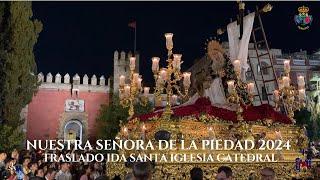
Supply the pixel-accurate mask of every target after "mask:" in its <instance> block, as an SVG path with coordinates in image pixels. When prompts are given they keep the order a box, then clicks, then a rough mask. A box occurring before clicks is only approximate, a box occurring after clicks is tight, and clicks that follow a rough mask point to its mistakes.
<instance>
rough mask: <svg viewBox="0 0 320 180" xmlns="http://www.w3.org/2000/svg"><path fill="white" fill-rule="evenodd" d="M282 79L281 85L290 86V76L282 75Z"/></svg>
mask: <svg viewBox="0 0 320 180" xmlns="http://www.w3.org/2000/svg"><path fill="white" fill-rule="evenodd" d="M282 80H283V86H284V87H289V86H290V78H289V77H288V76H283V77H282Z"/></svg>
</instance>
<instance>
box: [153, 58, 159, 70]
mask: <svg viewBox="0 0 320 180" xmlns="http://www.w3.org/2000/svg"><path fill="white" fill-rule="evenodd" d="M159 61H160V58H159V57H153V58H152V72H153V73H156V72H158V71H159Z"/></svg>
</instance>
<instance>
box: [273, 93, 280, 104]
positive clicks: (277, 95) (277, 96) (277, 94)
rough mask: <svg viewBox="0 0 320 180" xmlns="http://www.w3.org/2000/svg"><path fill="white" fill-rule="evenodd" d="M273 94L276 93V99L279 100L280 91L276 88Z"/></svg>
mask: <svg viewBox="0 0 320 180" xmlns="http://www.w3.org/2000/svg"><path fill="white" fill-rule="evenodd" d="M273 95H274V100H275V101H279V97H280V96H279V91H278V90H274V91H273Z"/></svg>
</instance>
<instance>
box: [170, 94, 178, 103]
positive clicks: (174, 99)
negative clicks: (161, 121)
mask: <svg viewBox="0 0 320 180" xmlns="http://www.w3.org/2000/svg"><path fill="white" fill-rule="evenodd" d="M171 99H172V102H171V103H172V105H176V104H177V100H178V96H177V95H175V94H174V95H172V96H171Z"/></svg>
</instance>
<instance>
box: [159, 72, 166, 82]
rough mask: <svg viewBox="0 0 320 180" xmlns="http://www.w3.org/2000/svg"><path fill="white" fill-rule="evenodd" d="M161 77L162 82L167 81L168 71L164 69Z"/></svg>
mask: <svg viewBox="0 0 320 180" xmlns="http://www.w3.org/2000/svg"><path fill="white" fill-rule="evenodd" d="M160 77H161V80H164V81H165V80H167V70H166V69H162V70H161V71H160Z"/></svg>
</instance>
